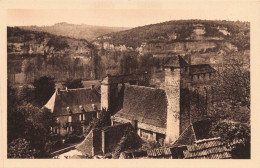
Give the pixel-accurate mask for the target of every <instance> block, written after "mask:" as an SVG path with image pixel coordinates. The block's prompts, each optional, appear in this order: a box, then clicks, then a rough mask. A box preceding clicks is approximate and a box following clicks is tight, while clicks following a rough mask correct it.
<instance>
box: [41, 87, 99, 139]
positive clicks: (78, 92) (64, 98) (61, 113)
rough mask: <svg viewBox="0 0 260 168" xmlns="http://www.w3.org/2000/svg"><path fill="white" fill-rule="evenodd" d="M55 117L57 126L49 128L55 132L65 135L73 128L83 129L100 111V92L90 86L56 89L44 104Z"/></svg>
mask: <svg viewBox="0 0 260 168" xmlns="http://www.w3.org/2000/svg"><path fill="white" fill-rule="evenodd" d="M44 107H45V108H47V109H49V110H50V111H51V112H52V113H53V116H54V117H55V118H56V121H57V126H55V127H52V128H51V130H52V132H53V133H55V134H60V135H66V134H68V133H72V132H73V130H74V129H75V128H79V127H81V130H80V131H82V132H83V131H84V129H86V126H87V125H88V124H89V122H90V121H92V120H93V118H97V117H98V112H99V111H100V94H99V93H98V92H97V91H96V90H95V89H94V87H92V88H78V89H65V90H60V89H57V90H56V91H55V92H54V94H53V95H52V97H51V98H50V100H49V101H48V102H47V103H46V104H45V105H44Z"/></svg>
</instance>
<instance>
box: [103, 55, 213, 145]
mask: <svg viewBox="0 0 260 168" xmlns="http://www.w3.org/2000/svg"><path fill="white" fill-rule="evenodd" d="M164 69H165V89H164V90H162V89H155V88H151V87H144V86H137V85H130V84H128V83H131V80H132V79H128V77H126V78H124V77H123V76H119V77H117V76H107V77H106V78H104V80H103V81H102V82H101V108H105V109H108V110H109V111H112V114H113V116H112V117H111V122H112V125H117V124H120V123H128V122H129V123H131V124H132V125H133V127H134V128H135V129H136V131H137V133H138V135H139V136H141V137H142V138H143V139H148V140H156V141H159V142H160V143H167V144H172V143H174V142H175V141H176V140H177V139H178V138H179V136H180V135H181V134H182V132H183V131H184V130H185V129H186V128H187V127H189V126H190V124H192V123H194V122H196V121H200V120H204V119H205V118H207V117H208V116H212V115H214V114H212V113H211V109H212V106H213V104H214V96H213V95H214V94H213V89H212V86H211V84H212V82H214V78H215V76H216V71H215V70H214V69H213V68H212V67H211V66H210V65H208V64H199V65H192V64H191V58H190V56H189V57H188V58H187V59H186V60H185V59H184V57H182V56H175V57H170V58H169V60H168V61H167V63H166V64H165V66H164ZM118 100H121V101H118ZM118 107H119V108H118Z"/></svg>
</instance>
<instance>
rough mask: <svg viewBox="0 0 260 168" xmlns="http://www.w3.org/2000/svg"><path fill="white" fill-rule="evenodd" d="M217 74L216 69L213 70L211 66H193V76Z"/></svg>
mask: <svg viewBox="0 0 260 168" xmlns="http://www.w3.org/2000/svg"><path fill="white" fill-rule="evenodd" d="M213 72H216V70H215V69H214V68H212V67H211V66H210V65H209V64H198V65H191V74H192V75H195V74H204V73H213Z"/></svg>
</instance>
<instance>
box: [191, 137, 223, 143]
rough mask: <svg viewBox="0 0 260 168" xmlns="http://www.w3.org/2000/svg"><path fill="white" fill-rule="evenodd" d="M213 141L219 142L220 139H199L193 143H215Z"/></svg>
mask: <svg viewBox="0 0 260 168" xmlns="http://www.w3.org/2000/svg"><path fill="white" fill-rule="evenodd" d="M215 140H220V137H214V138H207V139H200V140H197V141H195V143H202V142H209V141H215Z"/></svg>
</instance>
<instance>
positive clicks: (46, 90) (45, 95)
mask: <svg viewBox="0 0 260 168" xmlns="http://www.w3.org/2000/svg"><path fill="white" fill-rule="evenodd" d="M33 86H34V87H35V89H34V95H35V105H37V106H39V107H42V106H43V105H44V104H45V103H47V101H48V100H49V99H50V97H51V96H52V95H53V93H54V91H55V82H54V79H53V78H51V77H47V76H43V77H41V78H39V79H36V80H34V82H33Z"/></svg>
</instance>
